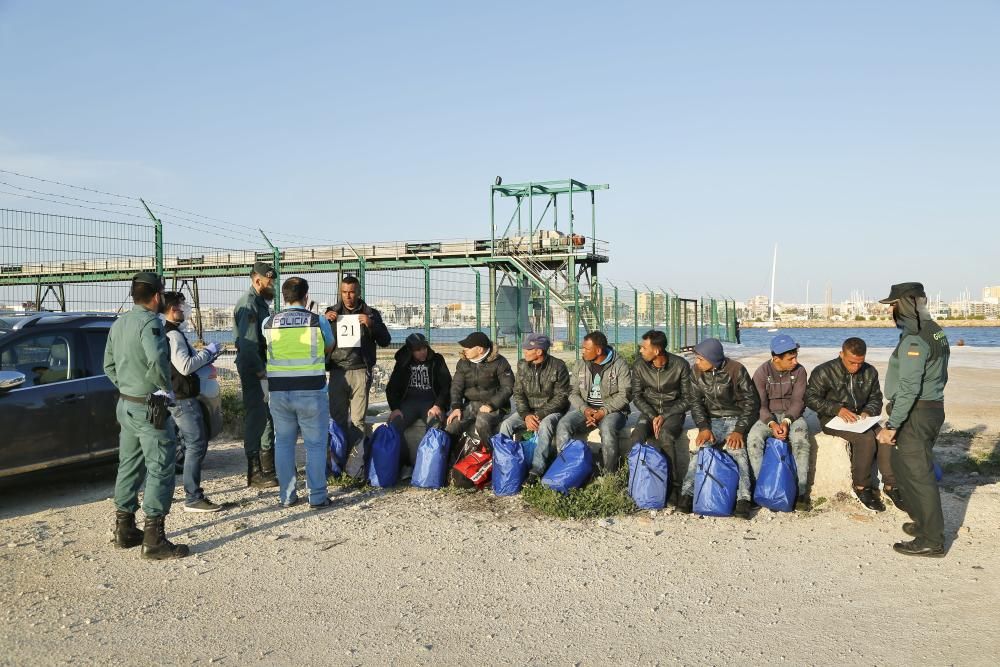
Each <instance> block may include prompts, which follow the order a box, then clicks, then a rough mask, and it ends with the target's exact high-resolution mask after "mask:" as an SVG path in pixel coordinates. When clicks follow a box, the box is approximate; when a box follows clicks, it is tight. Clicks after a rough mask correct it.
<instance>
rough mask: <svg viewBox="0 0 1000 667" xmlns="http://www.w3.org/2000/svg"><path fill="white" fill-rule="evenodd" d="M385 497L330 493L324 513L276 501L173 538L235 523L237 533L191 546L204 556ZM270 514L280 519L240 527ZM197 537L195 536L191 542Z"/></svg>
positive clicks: (194, 527)
mask: <svg viewBox="0 0 1000 667" xmlns="http://www.w3.org/2000/svg"><path fill="white" fill-rule="evenodd" d="M381 495H385V494H384V493H371V492H359V493H353V494H352V493H347V494H343V495H337V494H336V493H334V494H331V499H332V500H333V504H332V505H330V506H329V507H328V508H326V509H322V510H312V509H310V508H309V504H308V502H304V501H299V504H298V505H296V506H295V507H281V506H280V505H279V504H278V503H277V501H276V500H275V502H274V503H273V504H271V505H269V506H267V507H261V508H259V509H255V510H251V511H249V512H242V513H240V514H226V515H224V516H220V517H219V518H218V519H216V520H213V521H208V522H205V523H199V524H197V525H195V526H190V527H189V528H184V529H182V530H179V531H177V532H176V533H174V534H173V535H172V536H181V535H187V534H189V533H195V534H197V532H198V531H201V530H204V529H205V528H210V527H212V526H218V525H224V524H236V526H234V528H235V530H234V531H233V532H232V533H230V534H228V535H224V536H222V537H217V538H215V539H211V540H206V541H205V542H191V543H190V544H189V546H190V547H191V553H195V554H204V553H208V552H209V551H212V550H213V549H217V548H219V547H221V546H223V545H225V544H228V543H229V542H233V541H235V540H240V539H243V538H245V537H249V536H251V535H253V534H254V533H259V532H261V531H265V530H270V529H272V528H277V527H279V526H287V525H289V524H293V523H296V522H298V521H302V520H305V519H313V518H317V517H321V516H323V515H324V514H327V513H331V512H336V511H338V510H343V509H346V508H348V507H351V506H353V505H358V504H360V503H364V502H366V501H370V500H373V499H374V497H376V496H381ZM267 514H278V515H280V516H278V517H276V518H274V519H273V520H271V521H265V522H264V523H261V524H256V525H253V526H249V525H245V524H244V525H239V524H240V523H241V520H242V519H248V518H250V517H259V516H261V515H267ZM194 538H195V535H192V539H194Z"/></svg>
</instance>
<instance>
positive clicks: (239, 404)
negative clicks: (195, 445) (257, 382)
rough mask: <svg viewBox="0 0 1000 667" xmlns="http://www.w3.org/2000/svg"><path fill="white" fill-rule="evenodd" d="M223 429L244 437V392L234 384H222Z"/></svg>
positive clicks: (237, 436) (238, 436) (232, 434)
mask: <svg viewBox="0 0 1000 667" xmlns="http://www.w3.org/2000/svg"><path fill="white" fill-rule="evenodd" d="M221 398H222V430H223V431H225V432H226V433H228V434H229V435H231V436H232V437H234V438H242V437H243V417H244V415H246V410H244V409H243V392H242V391H240V389H239V387H237V386H234V385H222V393H221Z"/></svg>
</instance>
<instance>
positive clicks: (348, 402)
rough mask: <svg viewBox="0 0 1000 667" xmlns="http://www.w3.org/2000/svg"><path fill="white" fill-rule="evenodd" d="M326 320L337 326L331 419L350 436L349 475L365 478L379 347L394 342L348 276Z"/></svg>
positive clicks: (332, 360) (329, 365) (331, 368)
mask: <svg viewBox="0 0 1000 667" xmlns="http://www.w3.org/2000/svg"><path fill="white" fill-rule="evenodd" d="M326 319H327V320H328V321H329V322H330V323H331V324H332V325H333V329H334V337H335V338H336V341H337V342H336V347H335V348H334V350H333V352H332V353H331V354H330V358H329V361H328V362H327V369H328V370H329V371H330V418H331V419H333V420H334V421H335V422H337V423H338V424H339V425H340V428H341V430H343V432H344V434H345V435H346V436H347V440H348V444H349V445H350V447H351V453H350V456H349V457H348V460H347V467H346V472H347V474H348V475H351V476H352V477H363V476H364V475H365V466H364V462H365V457H364V453H365V452H364V440H365V413H366V412H367V411H368V390H369V388H370V387H371V379H372V368H373V367H374V366H375V347H376V346H379V347H386V346H388V345H389V343H390V342H392V337H391V336H390V335H389V329H387V328H386V326H385V324H384V323H383V322H382V314H381V313H379V312H378V311H377V310H375V309H374V308H372V307H371V306H369V305H368V304H367V303H365V302H364V300H363V299H362V298H361V283H360V281H359V280H358V279H357V278H355V277H354V276H345V277H344V279H343V281H342V282H341V283H340V300H339V301H338V302H337V303H336V304H335V305H333V306H330V307H329V308H327V309H326Z"/></svg>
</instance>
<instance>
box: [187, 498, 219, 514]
mask: <svg viewBox="0 0 1000 667" xmlns="http://www.w3.org/2000/svg"><path fill="white" fill-rule="evenodd" d="M221 509H222V505H216V504H215V503H213V502H212V501H211V500H209V499H208V498H199V499H198V500H196V501H194V502H193V503H184V511H185V512H218V511H219V510H221Z"/></svg>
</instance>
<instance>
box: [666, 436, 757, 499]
mask: <svg viewBox="0 0 1000 667" xmlns="http://www.w3.org/2000/svg"><path fill="white" fill-rule="evenodd" d="M735 428H736V417H715V418H713V419H712V437H713V438H714V439H715V441H714V442H706V443H705V444H704V445H702V446H701V447H711V446H712V445H722V444H723V443H725V442H726V438H727V437H729V434H730V433H732V432H733V430H735ZM743 441H744V443H743V447H741V448H740V449H732V448H731V447H726V446H723V451H725V452H726V453H727V454H729V455H730V456H732V457H733V460H734V461H736V467H737V468H738V469H739V471H740V483H739V486H738V487H737V490H736V499H737V500H752V498H753V495H752V493H751V486H750V457H749V456H748V455H747V448H746V438H744V439H743ZM701 447H699V448H698V449H701ZM697 469H698V457H697V456H692V457H691V462H690V463H689V464H688V471H687V475H685V477H684V486H683V487H682V488H681V494H682V495H685V496H693V495H694V474H695V471H696V470H697Z"/></svg>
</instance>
